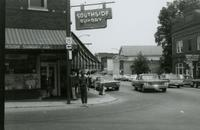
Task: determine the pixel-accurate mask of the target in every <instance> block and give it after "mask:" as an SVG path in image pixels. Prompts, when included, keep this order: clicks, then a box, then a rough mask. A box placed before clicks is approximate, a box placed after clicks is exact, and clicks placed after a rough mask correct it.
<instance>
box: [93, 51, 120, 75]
mask: <svg viewBox="0 0 200 130" xmlns="http://www.w3.org/2000/svg"><path fill="white" fill-rule="evenodd" d="M116 55H117V54H115V53H97V54H95V56H96V57H97V59H98V60H99V61H100V62H101V70H102V71H104V72H106V73H108V74H113V69H114V61H113V57H115V56H116Z"/></svg>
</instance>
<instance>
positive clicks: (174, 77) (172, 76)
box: [166, 75, 181, 79]
mask: <svg viewBox="0 0 200 130" xmlns="http://www.w3.org/2000/svg"><path fill="white" fill-rule="evenodd" d="M166 78H167V79H181V78H180V76H178V75H168V76H166Z"/></svg>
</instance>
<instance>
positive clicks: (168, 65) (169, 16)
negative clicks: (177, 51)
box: [154, 0, 200, 73]
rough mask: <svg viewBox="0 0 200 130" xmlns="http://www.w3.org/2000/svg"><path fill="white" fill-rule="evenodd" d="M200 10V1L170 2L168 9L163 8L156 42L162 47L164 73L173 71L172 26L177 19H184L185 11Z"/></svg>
mask: <svg viewBox="0 0 200 130" xmlns="http://www.w3.org/2000/svg"><path fill="white" fill-rule="evenodd" d="M196 8H200V0H175V1H173V2H168V3H167V7H163V8H162V9H161V11H160V14H159V16H158V23H159V24H160V25H159V26H158V27H157V32H156V33H155V35H154V37H155V41H156V43H157V45H158V46H162V48H163V54H162V57H161V59H160V66H161V68H162V69H163V71H164V72H166V73H169V72H171V71H172V35H171V31H172V25H173V23H174V21H175V19H176V18H178V17H183V14H184V12H185V11H190V10H193V9H196Z"/></svg>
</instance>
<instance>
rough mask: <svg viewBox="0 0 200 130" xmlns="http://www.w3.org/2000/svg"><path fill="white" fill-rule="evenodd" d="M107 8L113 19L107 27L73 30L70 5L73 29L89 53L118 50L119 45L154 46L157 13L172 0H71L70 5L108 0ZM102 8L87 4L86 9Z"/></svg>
mask: <svg viewBox="0 0 200 130" xmlns="http://www.w3.org/2000/svg"><path fill="white" fill-rule="evenodd" d="M111 1H114V2H115V3H113V4H108V5H107V7H110V8H112V19H108V20H107V28H103V29H93V30H81V31H80V30H76V28H75V11H79V10H80V8H79V7H73V8H71V21H72V26H71V29H72V31H73V32H74V33H75V34H76V35H77V36H78V37H79V39H80V40H81V41H82V42H83V43H92V45H87V47H88V49H89V50H90V51H91V52H92V53H99V52H109V53H118V51H119V49H120V47H121V46H124V45H131V46H138V45H157V44H156V43H155V39H154V34H155V32H156V28H157V26H158V15H159V12H160V10H161V9H162V7H165V6H166V3H167V2H171V1H172V0H107V1H103V0H71V5H72V6H73V5H80V4H84V3H86V4H91V3H99V2H111ZM95 8H102V6H101V5H98V6H88V7H85V9H86V10H87V9H95Z"/></svg>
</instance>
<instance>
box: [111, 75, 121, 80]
mask: <svg viewBox="0 0 200 130" xmlns="http://www.w3.org/2000/svg"><path fill="white" fill-rule="evenodd" d="M113 79H114V80H121V79H122V75H113Z"/></svg>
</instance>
